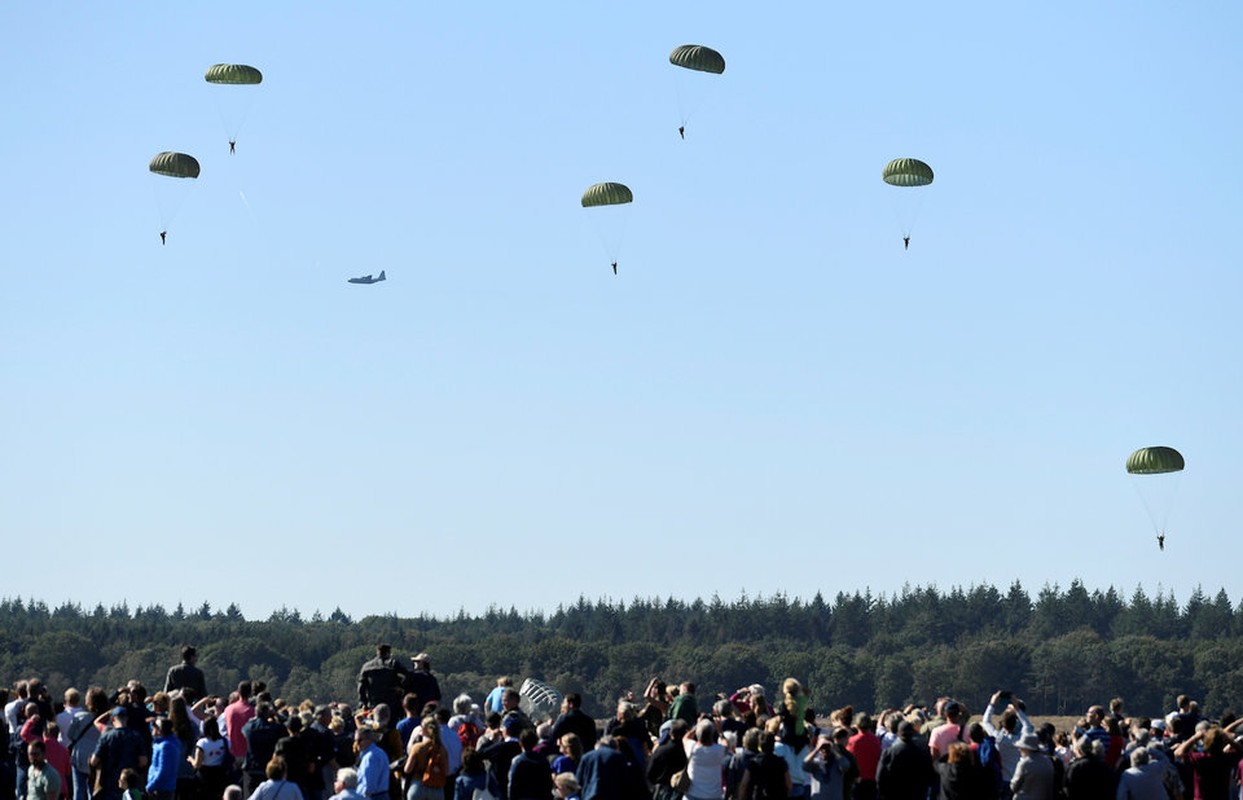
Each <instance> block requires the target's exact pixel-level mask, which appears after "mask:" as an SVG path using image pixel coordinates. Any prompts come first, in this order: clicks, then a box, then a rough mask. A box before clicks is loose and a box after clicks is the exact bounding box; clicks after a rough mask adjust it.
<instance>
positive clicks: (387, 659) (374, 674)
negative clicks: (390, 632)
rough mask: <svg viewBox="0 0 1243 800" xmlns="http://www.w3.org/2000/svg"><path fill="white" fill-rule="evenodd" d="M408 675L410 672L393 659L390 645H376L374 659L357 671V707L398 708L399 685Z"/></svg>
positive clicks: (399, 702)
mask: <svg viewBox="0 0 1243 800" xmlns="http://www.w3.org/2000/svg"><path fill="white" fill-rule="evenodd" d="M409 674H410V670H409V669H407V668H406V667H405V665H403V664H402V663H401V662H400V661H398V660H397V659H395V658H393V648H392V646H391V645H388V644H378V645H376V649H375V658H372V659H371V660H369V661H367V662H365V663H364V664H363V666H362V669H360V670H359V671H358V703H359V706H360V707H361V708H363V709H369V708H375V707H376V706H378V705H380V704H381V703H383V704H384V705H387V706H388V707H389V708H400V707H401V698H402V691H401V685H402V683H403V682H404V681H405V680H406V677H407V676H408V675H409Z"/></svg>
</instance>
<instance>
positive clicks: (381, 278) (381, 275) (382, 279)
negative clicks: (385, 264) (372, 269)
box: [376, 270, 388, 281]
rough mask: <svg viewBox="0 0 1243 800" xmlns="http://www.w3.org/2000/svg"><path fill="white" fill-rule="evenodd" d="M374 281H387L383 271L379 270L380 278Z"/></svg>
mask: <svg viewBox="0 0 1243 800" xmlns="http://www.w3.org/2000/svg"><path fill="white" fill-rule="evenodd" d="M376 280H377V281H386V280H388V278H386V277H384V270H380V277H378V278H376Z"/></svg>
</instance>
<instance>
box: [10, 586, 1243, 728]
mask: <svg viewBox="0 0 1243 800" xmlns="http://www.w3.org/2000/svg"><path fill="white" fill-rule="evenodd" d="M379 641H387V642H389V643H391V644H392V645H393V647H394V650H395V652H396V653H398V654H402V655H404V656H408V655H410V654H413V653H415V652H418V651H427V652H429V653H430V654H431V655H432V658H433V664H432V666H433V670H434V671H435V673H436V674H437V675H438V676H439V678H440V683H441V686H442V688H443V690H444V692H445V693H446V695H450V696H451V695H454V694H457V693H459V692H462V691H466V692H470V693H471V694H472V695H473V696H474V697H475V698H476V700H479V699H480V698H481V697H482V695H483V694H484V693H486V692H487V691H488V690H490V689H491V688H492V687H493V686H495V684H496V678H497V677H498V676H501V675H510V676H513V677H514V678H515V679H516V683H518V682H520V681H521V679H522V678H524V677H534V678H538V679H540V680H543V681H545V682H547V683H551V684H552V685H554V686H555V687H557V688H558V689H559V690H561V691H562V692H569V691H576V692H579V693H581V694H582V696H583V699H584V709H585V710H587V711H588V712H589V713H591V714H593V715H595V716H597V717H603V716H610V715H611V714H612V710H613V704H614V703H615V701H616V699H617V697H618V696H619V695H621V694H622V693H623V692H624V691H626V690H634V691H636V692H641V691H642V689H643V687H644V686H645V685H646V684H647V681H648V679H649V678H651V677H652V676H660V677H662V678H664V679H665V680H668V681H673V682H678V681H683V680H691V681H694V682H695V683H696V684H698V685H699V686H700V687H701V690H702V692H705V693H709V694H710V693H714V692H717V691H727V692H728V691H733V690H734V689H736V688H738V687H740V686H744V685H748V684H751V683H762V684H764V685H765V686H768V687H770V688H773V689H775V688H776V687H777V686H778V685H779V684H780V682H781V681H782V680H783V679H784V678H786V677H790V676H793V677H796V678H798V679H799V680H800V681H801V682H802V683H803V684H804V686H806V687H807V688H808V690H809V692H810V695H811V698H812V702H813V705H814V707H815V708H816V709H817V710H818V711H820V712H822V713H827V712H828V711H829V710H831V709H833V708H837V707H840V706H842V705H845V704H847V703H850V704H853V705H854V706H855V707H856V708H873V709H880V708H886V707H892V706H901V705H904V704H906V703H908V702H931V701H932V700H933V699H935V698H936V697H938V696H942V695H952V696H954V697H957V698H960V699H961V700H963V701H964V702H966V703H967V704H968V705H969V706H970V707H971V708H973V709H974V710H976V711H979V710H982V708H983V706H984V704H985V702H986V700H987V698H988V696H989V695H990V694H992V692H993V691H995V690H997V689H1009V690H1011V691H1013V692H1014V693H1015V694H1017V695H1019V696H1021V697H1023V698H1025V699H1026V701H1027V703H1028V710H1029V711H1031V712H1032V713H1036V714H1058V715H1061V714H1076V713H1080V712H1082V711H1083V710H1084V709H1086V708H1087V706H1088V705H1090V704H1092V703H1099V702H1106V701H1108V699H1109V698H1111V697H1115V696H1121V697H1123V698H1124V699H1125V700H1126V704H1127V708H1128V709H1129V710H1132V711H1133V712H1135V713H1150V714H1155V713H1159V712H1162V711H1166V710H1169V709H1170V708H1171V707H1172V706H1173V702H1174V698H1175V697H1176V696H1177V695H1179V694H1189V695H1191V696H1194V697H1197V698H1199V699H1200V701H1201V703H1202V705H1203V707H1204V708H1205V709H1206V710H1207V711H1208V712H1209V713H1210V714H1214V713H1221V712H1222V711H1224V710H1226V709H1235V710H1238V709H1243V680H1240V678H1241V677H1243V608H1236V607H1235V606H1234V605H1233V604H1232V603H1231V601H1230V598H1229V597H1228V596H1227V595H1226V592H1225V590H1224V589H1223V590H1221V591H1219V592H1218V593H1217V594H1216V595H1215V596H1213V597H1212V598H1210V597H1209V596H1208V595H1207V594H1205V593H1204V592H1203V591H1202V590H1200V589H1198V588H1197V589H1196V590H1195V592H1193V593H1192V595H1191V597H1190V598H1189V599H1188V601H1187V602H1186V603H1185V604H1179V603H1178V602H1177V601H1176V600H1175V598H1174V596H1173V593H1172V592H1169V593H1161V592H1159V593H1158V594H1157V595H1156V596H1155V597H1149V596H1148V595H1147V594H1146V593H1145V592H1144V591H1143V589H1142V588H1136V589H1135V590H1134V592H1133V593H1131V595H1130V597H1129V598H1124V597H1123V596H1122V595H1121V594H1119V592H1117V591H1116V590H1115V589H1114V588H1112V587H1111V588H1109V589H1107V590H1104V591H1101V590H1095V591H1092V592H1089V591H1088V590H1087V589H1086V588H1085V587H1084V586H1083V584H1082V583H1081V582H1080V581H1074V582H1072V583H1071V584H1070V586H1069V587H1067V588H1065V589H1062V588H1060V587H1059V586H1056V585H1054V586H1048V585H1046V586H1045V587H1043V588H1042V589H1040V590H1039V591H1038V592H1037V593H1036V596H1035V597H1034V598H1033V597H1032V596H1031V595H1030V594H1029V593H1028V592H1027V591H1026V590H1025V589H1024V588H1023V587H1022V585H1021V584H1020V583H1018V582H1015V583H1014V584H1012V585H1011V586H1009V587H1008V589H1006V590H1005V591H1001V590H999V589H997V588H996V587H993V586H989V585H981V586H972V587H970V588H961V587H954V588H952V589H949V590H948V591H942V590H940V589H938V588H937V587H936V586H926V587H909V586H908V587H906V588H904V589H903V590H902V591H901V592H898V593H895V594H892V595H885V594H880V595H873V594H872V593H871V592H870V591H867V590H865V591H863V592H859V591H855V592H852V593H846V592H838V593H837V594H836V595H835V596H834V598H833V600H832V601H829V600H826V599H825V598H824V596H823V595H822V594H819V593H818V594H817V595H816V596H815V597H813V598H812V599H810V600H802V599H798V598H795V599H790V598H789V597H787V596H786V595H784V594H777V595H773V596H770V597H762V596H761V597H754V598H752V597H748V596H746V595H745V594H744V595H743V596H741V597H739V598H738V599H736V600H734V601H732V602H728V603H727V602H725V601H723V600H722V599H721V598H720V597H718V596H714V597H712V598H711V599H710V600H707V601H704V600H702V599H696V600H693V601H684V600H679V599H674V598H667V599H663V600H662V599H660V598H636V599H634V600H631V601H628V602H627V601H620V600H614V599H610V598H605V599H597V600H594V601H593V600H588V599H586V598H583V597H580V598H579V599H578V601H577V602H576V603H574V604H572V605H563V606H559V607H558V608H557V609H556V610H555V611H553V612H552V613H546V612H541V611H525V612H519V611H518V610H517V609H516V608H513V607H511V608H509V609H501V608H497V607H491V608H489V609H488V610H487V611H486V612H485V613H483V614H480V615H468V614H466V613H465V612H464V611H460V612H458V613H457V614H456V615H454V616H452V617H448V618H438V617H435V616H431V615H428V614H426V613H419V612H417V611H416V613H415V614H414V615H412V616H398V615H396V614H392V615H385V616H368V617H365V618H363V619H360V620H354V619H352V618H350V617H349V616H348V615H346V614H345V613H343V612H342V611H341V610H340V609H339V608H338V609H335V610H334V611H333V612H332V613H331V614H329V615H328V616H324V615H322V614H321V613H319V612H318V611H317V612H315V613H314V614H313V615H312V616H311V617H310V618H305V617H303V616H302V614H301V613H300V612H299V611H297V610H290V609H287V608H282V609H279V610H277V611H276V612H274V613H273V614H272V615H271V616H270V617H268V618H267V619H266V620H248V619H246V618H245V617H244V616H243V614H242V613H241V611H240V609H239V608H238V607H237V606H236V605H230V606H228V607H227V608H225V609H222V610H221V609H213V608H212V606H211V605H210V604H209V603H206V602H205V603H203V604H202V606H200V607H198V608H195V609H192V610H187V609H185V608H183V607H182V606H178V607H177V608H176V609H174V610H173V611H171V612H170V611H167V610H166V609H164V608H163V607H161V606H159V605H151V606H137V607H135V608H133V609H130V608H129V607H128V605H127V604H124V603H123V604H121V605H117V606H113V607H111V608H105V607H103V606H102V605H97V606H96V607H95V608H93V609H90V610H87V609H84V608H82V607H81V606H80V605H77V604H75V603H64V604H62V605H60V606H57V607H56V608H50V607H49V606H48V605H47V604H46V603H44V602H42V601H38V600H23V599H22V598H6V599H4V600H0V675H3V676H5V678H4V679H5V680H8V681H15V680H17V679H19V678H26V677H35V676H38V677H41V678H43V679H44V681H45V682H46V683H47V684H48V685H49V686H51V687H52V688H53V690H54V691H59V690H60V689H63V688H65V687H68V686H71V685H72V686H77V687H79V688H84V687H86V686H88V685H101V686H104V687H105V688H109V689H112V688H116V687H118V686H120V685H122V684H123V683H125V682H126V681H127V680H129V679H131V678H138V679H140V680H141V681H143V683H144V684H145V685H147V686H148V687H149V688H152V689H158V688H162V681H163V676H164V674H165V672H166V671H167V669H168V667H169V666H170V665H171V664H173V663H174V662H176V661H177V652H178V651H179V649H180V647H181V646H182V645H185V644H193V645H195V646H196V647H197V648H198V651H199V662H198V663H199V666H200V667H201V668H202V669H203V671H204V672H205V674H206V676H207V681H208V686H209V688H210V689H211V690H212V691H218V692H224V691H226V690H228V689H229V688H232V687H234V686H236V684H237V682H238V681H239V680H241V679H244V678H250V679H261V680H265V681H266V682H267V683H268V685H269V687H271V688H272V689H273V691H274V694H275V695H277V696H282V697H284V698H285V699H287V700H291V701H295V702H296V701H300V700H302V699H304V698H311V699H314V700H316V701H326V700H347V701H353V700H355V699H356V689H355V687H356V680H357V675H358V669H359V666H360V665H361V664H362V662H363V661H365V660H366V659H367V658H369V657H371V655H373V652H374V646H375V644H376V643H377V642H379Z"/></svg>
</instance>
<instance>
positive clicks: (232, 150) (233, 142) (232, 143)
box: [229, 139, 237, 155]
mask: <svg viewBox="0 0 1243 800" xmlns="http://www.w3.org/2000/svg"><path fill="white" fill-rule="evenodd" d="M236 153H237V139H230V140H229V155H235V154H236Z"/></svg>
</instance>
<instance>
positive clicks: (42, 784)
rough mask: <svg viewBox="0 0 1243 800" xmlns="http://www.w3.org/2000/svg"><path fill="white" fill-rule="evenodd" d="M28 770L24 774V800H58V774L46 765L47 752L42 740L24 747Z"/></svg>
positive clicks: (59, 783) (59, 785)
mask: <svg viewBox="0 0 1243 800" xmlns="http://www.w3.org/2000/svg"><path fill="white" fill-rule="evenodd" d="M26 755H27V757H28V758H29V759H30V769H29V770H27V772H26V800H60V793H61V780H60V774H59V773H57V771H56V770H55V769H54V768H53V767H52V765H51V764H49V763H47V750H46V748H45V747H44V744H43V740H42V739H36V740H35V741H33V742H31V743H30V744H29V745H27V746H26Z"/></svg>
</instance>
